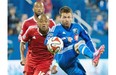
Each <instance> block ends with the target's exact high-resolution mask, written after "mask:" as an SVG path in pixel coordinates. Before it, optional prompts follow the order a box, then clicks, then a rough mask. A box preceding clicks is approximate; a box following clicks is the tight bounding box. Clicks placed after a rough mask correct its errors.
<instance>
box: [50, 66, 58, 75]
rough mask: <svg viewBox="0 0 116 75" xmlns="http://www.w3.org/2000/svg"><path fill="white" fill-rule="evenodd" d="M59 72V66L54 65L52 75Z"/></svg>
mask: <svg viewBox="0 0 116 75" xmlns="http://www.w3.org/2000/svg"><path fill="white" fill-rule="evenodd" d="M57 72H58V69H57V66H56V65H54V66H53V67H52V69H51V73H52V74H56V73H57Z"/></svg>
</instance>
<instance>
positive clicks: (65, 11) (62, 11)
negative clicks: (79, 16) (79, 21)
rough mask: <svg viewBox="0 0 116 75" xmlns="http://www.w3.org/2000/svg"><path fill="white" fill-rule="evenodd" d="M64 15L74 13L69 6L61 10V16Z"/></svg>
mask: <svg viewBox="0 0 116 75" xmlns="http://www.w3.org/2000/svg"><path fill="white" fill-rule="evenodd" d="M62 13H72V9H71V8H69V7H68V6H64V7H62V8H60V10H59V15H61V14H62Z"/></svg>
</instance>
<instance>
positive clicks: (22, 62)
mask: <svg viewBox="0 0 116 75" xmlns="http://www.w3.org/2000/svg"><path fill="white" fill-rule="evenodd" d="M20 64H21V65H22V66H24V65H25V58H21V62H20Z"/></svg>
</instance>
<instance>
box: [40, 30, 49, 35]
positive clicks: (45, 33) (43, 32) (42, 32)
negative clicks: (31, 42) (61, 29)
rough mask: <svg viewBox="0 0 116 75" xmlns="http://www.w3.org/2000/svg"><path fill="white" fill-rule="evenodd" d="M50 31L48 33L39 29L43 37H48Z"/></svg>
mask: <svg viewBox="0 0 116 75" xmlns="http://www.w3.org/2000/svg"><path fill="white" fill-rule="evenodd" d="M48 31H49V29H47V30H46V31H43V30H41V29H39V32H40V33H41V34H42V35H43V36H46V35H47V33H48Z"/></svg>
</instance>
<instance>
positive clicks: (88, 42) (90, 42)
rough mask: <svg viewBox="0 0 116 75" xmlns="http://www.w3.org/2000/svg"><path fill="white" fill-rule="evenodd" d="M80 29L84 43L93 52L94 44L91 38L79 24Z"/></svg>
mask: <svg viewBox="0 0 116 75" xmlns="http://www.w3.org/2000/svg"><path fill="white" fill-rule="evenodd" d="M80 30H81V32H80V37H81V38H82V39H83V40H85V42H86V45H87V46H88V47H89V49H90V50H91V51H92V52H95V51H96V49H95V47H94V45H93V42H92V39H91V37H90V36H89V35H88V33H87V31H86V30H85V29H84V28H83V27H82V26H80Z"/></svg>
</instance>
